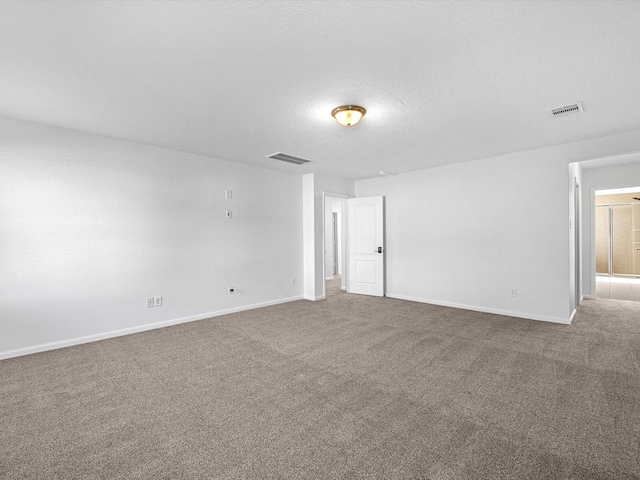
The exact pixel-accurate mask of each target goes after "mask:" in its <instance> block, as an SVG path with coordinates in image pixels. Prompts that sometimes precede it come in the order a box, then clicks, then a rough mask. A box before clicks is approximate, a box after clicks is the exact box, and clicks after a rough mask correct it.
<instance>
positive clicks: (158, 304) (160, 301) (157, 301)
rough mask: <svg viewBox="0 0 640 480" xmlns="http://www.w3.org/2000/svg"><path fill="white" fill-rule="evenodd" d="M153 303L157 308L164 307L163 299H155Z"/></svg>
mask: <svg viewBox="0 0 640 480" xmlns="http://www.w3.org/2000/svg"><path fill="white" fill-rule="evenodd" d="M153 303H154V306H155V307H161V306H162V297H153Z"/></svg>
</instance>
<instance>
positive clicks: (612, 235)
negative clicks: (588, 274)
mask: <svg viewBox="0 0 640 480" xmlns="http://www.w3.org/2000/svg"><path fill="white" fill-rule="evenodd" d="M594 218H595V256H596V258H595V260H596V262H595V263H596V265H595V266H596V297H599V298H609V299H616V300H630V301H640V186H639V187H630V188H620V189H608V190H597V191H596V192H595V217H594Z"/></svg>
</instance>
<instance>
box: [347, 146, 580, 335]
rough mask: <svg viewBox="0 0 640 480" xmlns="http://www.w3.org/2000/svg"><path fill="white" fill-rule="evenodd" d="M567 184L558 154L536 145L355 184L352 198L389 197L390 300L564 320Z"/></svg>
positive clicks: (566, 313)
mask: <svg viewBox="0 0 640 480" xmlns="http://www.w3.org/2000/svg"><path fill="white" fill-rule="evenodd" d="M568 184H569V171H568V168H567V163H566V159H565V158H564V156H563V155H561V154H560V153H559V152H558V151H557V150H556V149H541V150H534V151H529V152H522V153H517V154H511V155H505V156H501V157H495V158H488V159H483V160H479V161H474V162H466V163H460V164H455V165H449V166H443V167H438V168H432V169H428V170H423V171H419V172H412V173H410V174H404V175H397V176H389V177H381V178H376V179H371V180H363V181H358V182H356V194H357V196H359V197H360V196H369V195H385V196H386V253H387V294H388V296H392V297H397V298H404V299H409V300H416V301H423V302H428V303H436V304H442V305H450V306H457V307H462V308H470V309H474V310H479V311H488V312H495V313H501V314H507V315H513V316H518V317H524V318H532V319H538V320H547V321H553V322H560V323H567V322H568V321H569V318H570V313H571V310H572V309H571V308H570V305H569V303H570V302H569V281H568V276H569V201H568V193H567V191H568V188H567V187H568ZM511 289H517V291H518V295H517V297H511V296H510V290H511Z"/></svg>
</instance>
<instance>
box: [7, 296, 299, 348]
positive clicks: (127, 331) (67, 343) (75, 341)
mask: <svg viewBox="0 0 640 480" xmlns="http://www.w3.org/2000/svg"><path fill="white" fill-rule="evenodd" d="M302 299H303V297H302V296H298V297H289V298H281V299H279V300H271V301H268V302H262V303H254V304H252V305H245V306H242V307H234V308H228V309H226V310H218V311H216V312H209V313H202V314H198V315H192V316H189V317H182V318H176V319H173V320H164V321H162V322H156V323H148V324H146V325H140V326H137V327H131V328H123V329H121V330H112V331H110V332H104V333H98V334H95V335H87V336H85V337H77V338H70V339H68V340H61V341H59V342H51V343H43V344H40V345H34V346H32V347H25V348H19V349H16V350H8V351H6V352H0V360H4V359H7V358H13V357H21V356H23V355H30V354H32V353H39V352H46V351H48V350H56V349H58V348H65V347H72V346H74V345H81V344H83V343H91V342H97V341H100V340H106V339H107V338H114V337H121V336H123V335H131V334H133V333H140V332H146V331H147V330H155V329H157V328H163V327H170V326H172V325H178V324H180V323H188V322H195V321H198V320H204V319H205V318H211V317H219V316H221V315H228V314H230V313H237V312H244V311H246V310H254V309H256V308H261V307H268V306H270V305H278V304H280V303H288V302H295V301H296V300H302Z"/></svg>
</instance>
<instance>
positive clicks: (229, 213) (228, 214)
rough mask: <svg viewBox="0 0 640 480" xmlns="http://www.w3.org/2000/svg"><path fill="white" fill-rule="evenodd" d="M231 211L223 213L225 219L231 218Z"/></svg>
mask: <svg viewBox="0 0 640 480" xmlns="http://www.w3.org/2000/svg"><path fill="white" fill-rule="evenodd" d="M231 215H232V213H231V210H227V212H226V213H225V218H231Z"/></svg>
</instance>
